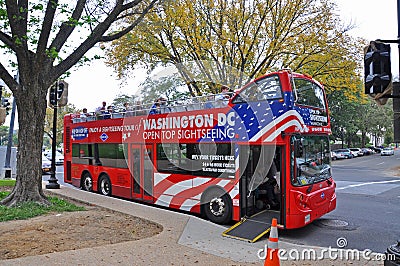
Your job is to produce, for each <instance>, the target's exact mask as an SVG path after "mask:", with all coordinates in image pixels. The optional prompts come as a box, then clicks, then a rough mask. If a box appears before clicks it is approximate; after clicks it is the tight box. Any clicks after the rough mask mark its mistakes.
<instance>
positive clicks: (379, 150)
mask: <svg viewBox="0 0 400 266" xmlns="http://www.w3.org/2000/svg"><path fill="white" fill-rule="evenodd" d="M371 149H372V150H373V151H374V152H376V153H380V152H381V150H382V149H381V148H379V147H371Z"/></svg>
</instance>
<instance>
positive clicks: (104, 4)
mask: <svg viewBox="0 0 400 266" xmlns="http://www.w3.org/2000/svg"><path fill="white" fill-rule="evenodd" d="M65 2H66V3H70V4H65ZM156 2H157V0H147V1H146V0H133V1H127V0H107V1H101V0H98V1H95V0H77V1H64V2H62V1H58V0H49V1H43V0H37V1H28V0H19V1H15V0H5V1H0V21H1V22H2V23H1V25H0V42H1V46H0V47H1V48H3V49H5V50H6V51H5V52H9V53H11V54H12V55H13V56H15V57H13V58H16V62H13V63H12V64H9V63H8V62H3V60H2V61H0V78H1V79H2V80H3V81H4V82H5V83H6V85H7V86H8V87H9V88H10V90H11V91H12V93H13V96H14V100H15V101H16V104H17V108H18V123H19V134H18V139H19V147H18V158H17V159H18V165H17V172H18V173H17V174H18V176H17V182H16V185H15V187H14V190H13V191H12V193H11V194H10V195H9V196H8V197H7V198H5V199H4V200H3V201H2V202H1V203H2V204H4V205H8V206H14V205H16V204H18V203H19V202H25V201H35V202H38V203H40V204H48V201H47V199H46V197H45V195H44V194H43V191H42V174H41V148H42V142H43V126H44V121H45V114H46V94H47V91H48V88H49V87H50V85H51V84H52V83H54V82H55V81H56V80H57V79H59V78H60V76H62V75H63V74H64V73H65V72H66V71H68V70H69V69H70V68H71V67H73V66H74V65H76V64H77V63H78V62H79V61H80V60H81V59H82V58H83V57H84V56H85V54H86V53H87V52H88V51H89V49H91V48H92V47H93V46H95V45H96V44H98V43H102V42H109V41H113V40H116V39H118V38H120V37H122V36H123V35H125V34H126V33H128V32H129V31H131V30H132V29H134V28H135V27H136V26H137V25H138V23H139V22H140V21H141V20H142V19H143V17H144V16H145V15H146V14H147V13H148V12H149V11H150V10H151V9H152V7H153V6H154V5H155V4H156ZM127 17H131V19H130V21H131V22H130V23H124V24H121V23H119V24H118V28H117V27H116V26H115V22H116V21H120V20H121V19H122V18H127ZM85 32H86V35H84V34H85ZM73 34H74V35H80V37H82V39H81V40H82V41H79V42H78V44H77V45H74V46H72V45H73V44H74V42H71V40H75V42H76V39H77V38H73ZM71 43H72V45H71ZM3 59H4V58H3ZM13 67H14V69H13ZM15 68H17V70H18V73H19V82H17V81H16V80H14V78H13V75H11V71H13V70H14V71H15V70H16V69H15Z"/></svg>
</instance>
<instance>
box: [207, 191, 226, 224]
mask: <svg viewBox="0 0 400 266" xmlns="http://www.w3.org/2000/svg"><path fill="white" fill-rule="evenodd" d="M205 193H206V194H205V195H204V198H203V201H202V202H203V211H204V214H205V215H206V217H207V218H208V219H209V220H210V221H212V222H214V223H218V224H226V223H228V222H230V221H231V219H232V203H231V199H230V197H229V195H228V194H226V192H225V191H222V190H221V189H212V190H209V191H206V192H205Z"/></svg>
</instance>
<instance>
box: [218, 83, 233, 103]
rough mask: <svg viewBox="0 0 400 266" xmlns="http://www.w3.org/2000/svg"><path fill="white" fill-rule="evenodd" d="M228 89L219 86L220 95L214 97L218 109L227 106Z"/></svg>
mask: <svg viewBox="0 0 400 266" xmlns="http://www.w3.org/2000/svg"><path fill="white" fill-rule="evenodd" d="M230 97H231V96H230V95H229V88H228V87H227V86H225V85H222V86H221V93H220V94H218V95H217V96H215V100H216V102H217V104H218V107H225V106H227V105H228V102H229V98H230Z"/></svg>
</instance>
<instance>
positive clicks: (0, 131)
mask: <svg viewBox="0 0 400 266" xmlns="http://www.w3.org/2000/svg"><path fill="white" fill-rule="evenodd" d="M8 130H9V127H7V126H0V142H1V145H3V146H4V145H7V142H8Z"/></svg>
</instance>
